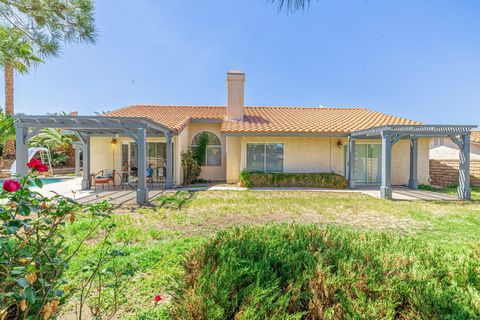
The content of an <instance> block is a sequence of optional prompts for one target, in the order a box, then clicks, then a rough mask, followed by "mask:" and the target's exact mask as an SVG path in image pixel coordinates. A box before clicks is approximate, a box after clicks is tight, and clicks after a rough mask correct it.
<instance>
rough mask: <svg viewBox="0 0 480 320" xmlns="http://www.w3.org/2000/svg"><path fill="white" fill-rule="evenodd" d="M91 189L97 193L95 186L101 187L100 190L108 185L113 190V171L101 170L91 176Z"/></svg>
mask: <svg viewBox="0 0 480 320" xmlns="http://www.w3.org/2000/svg"><path fill="white" fill-rule="evenodd" d="M92 180H93V188H94V189H95V191H97V185H101V186H102V189H105V185H107V186H109V187H110V185H111V186H112V187H113V190H115V170H112V169H103V170H101V171H99V172H97V173H96V174H94V175H93V179H92Z"/></svg>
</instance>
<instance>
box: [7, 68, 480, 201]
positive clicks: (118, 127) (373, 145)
mask: <svg viewBox="0 0 480 320" xmlns="http://www.w3.org/2000/svg"><path fill="white" fill-rule="evenodd" d="M226 84H227V103H226V105H224V106H159V105H134V106H129V107H125V108H121V109H118V110H114V111H112V112H109V113H107V114H104V115H102V116H98V115H97V116H34V115H30V116H28V115H25V116H18V117H17V121H16V124H15V126H16V134H17V139H16V141H17V163H19V164H22V163H26V161H25V160H26V159H27V158H28V155H27V147H26V146H27V142H28V139H30V138H31V137H32V136H33V135H34V134H36V133H37V132H39V130H40V129H41V128H45V127H51V128H61V129H67V130H71V131H73V132H75V133H76V134H77V135H78V136H79V137H80V139H81V141H82V144H83V146H84V147H83V158H84V161H83V177H84V178H83V181H82V186H83V188H84V189H88V188H90V181H91V174H92V173H96V172H99V171H100V170H104V169H110V170H112V169H115V170H116V171H118V172H130V171H131V170H132V171H135V172H136V174H137V176H138V183H137V184H136V185H137V187H136V189H137V201H138V203H145V202H147V199H148V188H149V186H148V183H147V181H146V178H145V177H146V176H147V175H150V176H153V177H154V178H155V177H158V176H162V177H165V181H166V183H165V185H166V187H167V188H171V187H173V186H174V185H180V184H181V183H182V181H183V176H182V175H183V170H182V165H181V154H182V153H183V152H185V151H186V150H187V149H188V148H189V147H193V148H195V147H196V145H197V144H198V143H199V135H200V134H202V133H206V134H207V135H208V145H207V147H206V157H205V161H204V163H203V164H202V172H201V178H203V179H207V180H212V181H226V182H227V183H237V182H238V181H239V174H240V172H241V171H242V170H244V169H246V170H248V171H255V172H289V173H317V172H333V173H337V174H339V175H344V176H345V177H347V179H348V181H349V187H350V188H355V187H357V186H359V185H379V186H380V191H381V196H382V197H384V198H391V196H392V185H408V186H409V188H417V187H418V185H419V184H428V183H429V182H430V180H429V145H430V139H431V138H440V137H448V138H450V139H452V141H454V142H455V143H456V144H457V145H458V146H459V149H460V166H459V171H460V179H459V197H460V198H462V199H465V198H469V197H470V181H469V177H470V175H469V172H470V171H469V170H470V167H469V163H470V160H469V155H470V151H469V148H470V130H471V129H472V128H474V127H475V126H469V125H426V124H422V123H420V122H418V121H414V120H408V119H404V118H400V117H396V116H392V115H387V114H383V113H380V112H376V111H373V110H369V109H366V108H330V107H284V106H245V104H244V84H245V74H244V73H243V72H240V71H231V72H228V74H227V81H226ZM202 136H203V137H204V136H205V135H204V134H202ZM17 171H18V172H19V173H20V174H22V173H23V174H24V173H26V172H27V168H26V166H24V165H23V166H20V167H19V168H18V170H17Z"/></svg>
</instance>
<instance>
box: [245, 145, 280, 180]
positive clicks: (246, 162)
mask: <svg viewBox="0 0 480 320" xmlns="http://www.w3.org/2000/svg"><path fill="white" fill-rule="evenodd" d="M269 144H280V145H282V171H267V145H269ZM248 145H263V171H252V170H249V169H248ZM245 149H246V150H245V153H246V154H245V169H246V170H247V171H248V172H261V173H283V172H285V143H284V142H247V143H246V148H245Z"/></svg>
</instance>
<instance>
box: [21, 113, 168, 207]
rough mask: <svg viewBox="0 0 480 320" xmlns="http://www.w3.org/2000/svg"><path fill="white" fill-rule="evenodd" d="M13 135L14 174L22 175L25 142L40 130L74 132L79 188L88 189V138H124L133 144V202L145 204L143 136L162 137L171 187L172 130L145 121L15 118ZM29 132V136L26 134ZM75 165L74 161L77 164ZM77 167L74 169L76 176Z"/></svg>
mask: <svg viewBox="0 0 480 320" xmlns="http://www.w3.org/2000/svg"><path fill="white" fill-rule="evenodd" d="M15 128H16V135H17V172H18V173H20V174H21V175H25V174H26V173H27V172H28V170H27V167H26V163H27V161H28V149H27V141H28V139H29V138H31V137H33V136H34V135H35V134H37V133H38V132H39V131H40V130H41V129H44V128H55V129H62V130H66V131H70V132H72V133H75V134H76V135H77V136H78V137H79V138H80V140H81V141H82V144H83V146H82V151H83V152H82V155H83V179H82V189H90V187H91V181H90V178H91V176H90V156H91V152H90V137H92V136H127V137H130V138H132V139H133V140H135V141H136V142H137V148H138V154H137V157H138V159H137V161H138V163H137V165H138V188H137V203H138V204H146V203H147V202H148V189H147V183H146V180H147V179H146V170H147V154H146V152H147V147H146V144H147V136H165V137H166V140H167V177H166V187H167V188H172V187H173V136H174V134H175V131H174V130H172V129H170V128H168V127H166V126H163V125H161V124H159V123H157V122H154V121H152V120H150V119H148V118H137V117H133V118H132V117H108V116H57V115H53V116H50V115H33V116H32V115H28V116H26V115H19V116H15ZM29 130H31V131H30V133H29ZM78 154H79V151H78V149H76V158H77V160H78ZM77 162H78V161H77ZM78 170H79V168H77V167H76V172H77V173H78Z"/></svg>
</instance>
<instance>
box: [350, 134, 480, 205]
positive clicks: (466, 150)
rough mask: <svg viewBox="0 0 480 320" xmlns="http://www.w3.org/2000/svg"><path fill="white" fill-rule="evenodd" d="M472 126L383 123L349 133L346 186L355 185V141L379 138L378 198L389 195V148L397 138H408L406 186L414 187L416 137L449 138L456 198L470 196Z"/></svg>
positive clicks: (390, 174)
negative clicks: (456, 156) (455, 160)
mask: <svg viewBox="0 0 480 320" xmlns="http://www.w3.org/2000/svg"><path fill="white" fill-rule="evenodd" d="M473 128H476V126H474V125H386V126H379V127H372V128H368V129H364V130H358V131H354V132H352V133H351V134H350V136H349V170H348V172H349V177H348V178H349V185H350V188H355V179H354V177H355V140H356V139H381V141H382V168H381V169H382V170H381V178H382V183H381V186H380V194H381V197H382V198H387V199H391V198H392V182H391V180H392V147H393V145H394V144H395V143H397V142H398V141H400V140H401V139H409V140H410V177H409V180H408V187H409V188H410V189H416V188H418V179H417V166H418V138H435V137H449V138H450V139H452V141H453V142H454V143H455V144H456V145H457V146H458V148H459V150H460V168H459V171H460V175H459V186H458V197H459V198H460V199H470V197H471V189H470V131H471V130H472V129H473Z"/></svg>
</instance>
